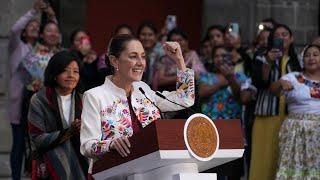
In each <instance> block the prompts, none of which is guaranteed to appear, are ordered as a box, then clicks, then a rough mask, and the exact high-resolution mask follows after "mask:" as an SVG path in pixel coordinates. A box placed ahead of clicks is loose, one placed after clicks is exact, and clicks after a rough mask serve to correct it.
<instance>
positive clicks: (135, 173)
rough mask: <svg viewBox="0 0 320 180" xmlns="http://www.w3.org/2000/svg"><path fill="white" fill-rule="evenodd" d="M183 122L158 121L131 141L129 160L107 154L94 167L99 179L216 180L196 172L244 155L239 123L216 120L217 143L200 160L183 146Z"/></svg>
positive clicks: (238, 121) (211, 176)
mask: <svg viewBox="0 0 320 180" xmlns="http://www.w3.org/2000/svg"><path fill="white" fill-rule="evenodd" d="M185 122H186V121H185V120H176V119H170V120H158V121H154V122H153V123H151V124H149V125H148V126H147V127H145V128H143V129H142V130H141V131H140V132H139V133H137V134H136V135H134V136H132V137H131V138H130V143H131V149H130V151H131V152H130V155H129V156H128V157H125V158H123V157H121V156H120V155H119V154H118V153H117V152H115V151H112V152H109V153H106V154H105V155H104V156H103V157H102V158H101V159H99V160H97V161H96V162H95V163H94V166H93V171H92V174H93V177H94V178H95V179H97V180H99V179H128V180H147V179H152V180H158V179H159V180H160V179H175V180H182V179H184V180H186V179H215V174H206V173H198V172H202V171H205V170H208V169H210V168H213V167H216V166H218V165H221V164H224V163H226V162H229V161H232V160H235V159H238V158H240V157H242V155H243V152H244V149H243V147H244V142H243V135H242V131H241V125H240V120H216V121H214V124H215V125H216V127H217V129H218V132H219V137H220V144H219V149H218V151H217V152H216V154H215V155H214V158H213V159H212V160H210V161H199V160H197V159H195V158H194V157H192V156H191V154H189V152H188V150H187V147H186V146H185V143H184V137H183V129H184V124H185Z"/></svg>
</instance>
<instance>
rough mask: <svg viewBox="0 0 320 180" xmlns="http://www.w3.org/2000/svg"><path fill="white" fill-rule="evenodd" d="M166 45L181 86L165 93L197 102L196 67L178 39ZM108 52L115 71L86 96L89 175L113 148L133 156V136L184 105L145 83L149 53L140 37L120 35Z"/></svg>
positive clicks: (84, 124) (85, 146) (84, 123)
mask: <svg viewBox="0 0 320 180" xmlns="http://www.w3.org/2000/svg"><path fill="white" fill-rule="evenodd" d="M163 47H164V49H165V51H166V53H167V55H169V56H170V57H171V58H172V59H173V60H174V61H175V62H176V64H177V67H178V73H177V90H176V91H172V92H168V91H165V92H163V95H164V96H166V97H167V98H168V99H170V100H172V101H175V102H176V103H179V104H182V105H183V106H187V107H190V106H192V105H193V103H194V71H193V70H191V69H187V68H186V66H185V63H184V59H183V56H182V52H181V48H180V46H179V44H178V43H176V42H166V43H164V45H163ZM108 52H109V60H110V63H111V65H112V67H113V68H114V70H115V71H114V74H113V75H111V76H107V77H106V79H105V83H104V84H103V85H101V86H99V87H96V88H93V89H91V90H88V91H86V92H85V93H84V97H83V111H82V116H81V120H82V124H81V131H80V141H81V147H80V150H81V153H82V154H83V155H85V156H86V157H89V158H90V166H89V174H91V173H92V166H93V161H94V159H95V160H96V159H97V158H99V157H101V155H103V154H104V153H106V152H109V151H110V150H115V151H117V152H118V153H119V154H120V155H121V156H122V157H127V156H128V155H129V154H130V146H131V145H130V142H129V137H130V136H132V135H133V134H135V133H137V132H138V131H140V130H141V129H142V128H144V127H146V126H147V125H148V124H150V123H152V122H153V121H155V120H157V119H160V118H161V116H160V113H161V112H160V111H176V110H180V109H182V108H181V107H179V106H177V105H175V104H173V103H171V102H168V101H166V100H164V99H162V98H160V97H158V96H157V95H156V94H155V92H154V91H153V90H151V88H150V87H149V86H148V85H147V84H146V83H144V82H142V81H141V78H142V75H143V72H144V69H145V67H146V54H145V51H144V49H143V47H142V44H141V42H140V41H139V40H137V39H136V38H134V37H133V36H130V35H118V36H115V37H113V39H112V41H111V44H110V47H109V51H108Z"/></svg>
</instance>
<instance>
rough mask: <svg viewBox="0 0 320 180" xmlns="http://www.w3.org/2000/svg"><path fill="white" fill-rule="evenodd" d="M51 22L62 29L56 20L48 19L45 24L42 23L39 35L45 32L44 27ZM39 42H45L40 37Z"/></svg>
mask: <svg viewBox="0 0 320 180" xmlns="http://www.w3.org/2000/svg"><path fill="white" fill-rule="evenodd" d="M49 24H55V25H56V26H57V27H58V30H59V31H60V28H59V25H58V24H57V23H56V22H55V21H51V20H50V21H47V22H46V23H44V24H41V26H40V29H39V35H40V34H43V32H44V29H45V28H46V27H47V25H49ZM39 42H40V43H41V44H43V43H44V40H43V39H42V38H41V37H40V38H39Z"/></svg>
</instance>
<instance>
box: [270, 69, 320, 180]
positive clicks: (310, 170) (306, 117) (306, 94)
mask: <svg viewBox="0 0 320 180" xmlns="http://www.w3.org/2000/svg"><path fill="white" fill-rule="evenodd" d="M282 79H284V80H287V81H290V82H291V83H292V85H293V89H292V90H291V91H284V92H283V93H284V94H285V96H286V101H287V104H288V111H289V115H288V116H287V117H286V119H285V120H284V122H283V124H282V126H281V129H280V133H279V148H280V155H279V167H278V171H277V176H276V179H279V180H282V179H283V180H285V179H297V180H298V179H299V180H300V179H305V180H309V179H320V143H319V142H320V81H312V80H308V79H307V78H305V77H304V76H303V74H301V73H298V72H294V73H290V74H287V75H286V76H284V77H282Z"/></svg>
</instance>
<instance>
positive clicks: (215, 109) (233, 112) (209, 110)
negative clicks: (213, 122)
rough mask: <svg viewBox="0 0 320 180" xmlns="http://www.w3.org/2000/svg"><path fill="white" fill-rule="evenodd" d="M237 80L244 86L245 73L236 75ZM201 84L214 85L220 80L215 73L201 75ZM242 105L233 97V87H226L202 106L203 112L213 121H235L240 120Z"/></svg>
mask: <svg viewBox="0 0 320 180" xmlns="http://www.w3.org/2000/svg"><path fill="white" fill-rule="evenodd" d="M235 76H236V79H237V80H238V81H239V82H240V84H243V83H245V82H246V80H247V77H246V76H245V75H244V74H243V73H235ZM199 82H200V83H204V84H207V85H214V84H215V83H218V82H219V79H218V77H217V75H216V74H214V73H206V74H201V75H200V79H199ZM241 110H242V108H241V104H240V103H239V102H238V101H237V100H236V97H234V96H233V94H232V90H231V87H229V86H228V87H224V88H221V89H219V90H218V91H216V92H215V93H214V94H213V95H211V96H210V97H209V98H208V99H207V100H205V101H204V102H203V103H202V105H201V112H202V113H204V114H206V115H207V116H209V117H210V118H211V119H234V118H240V115H241Z"/></svg>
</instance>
